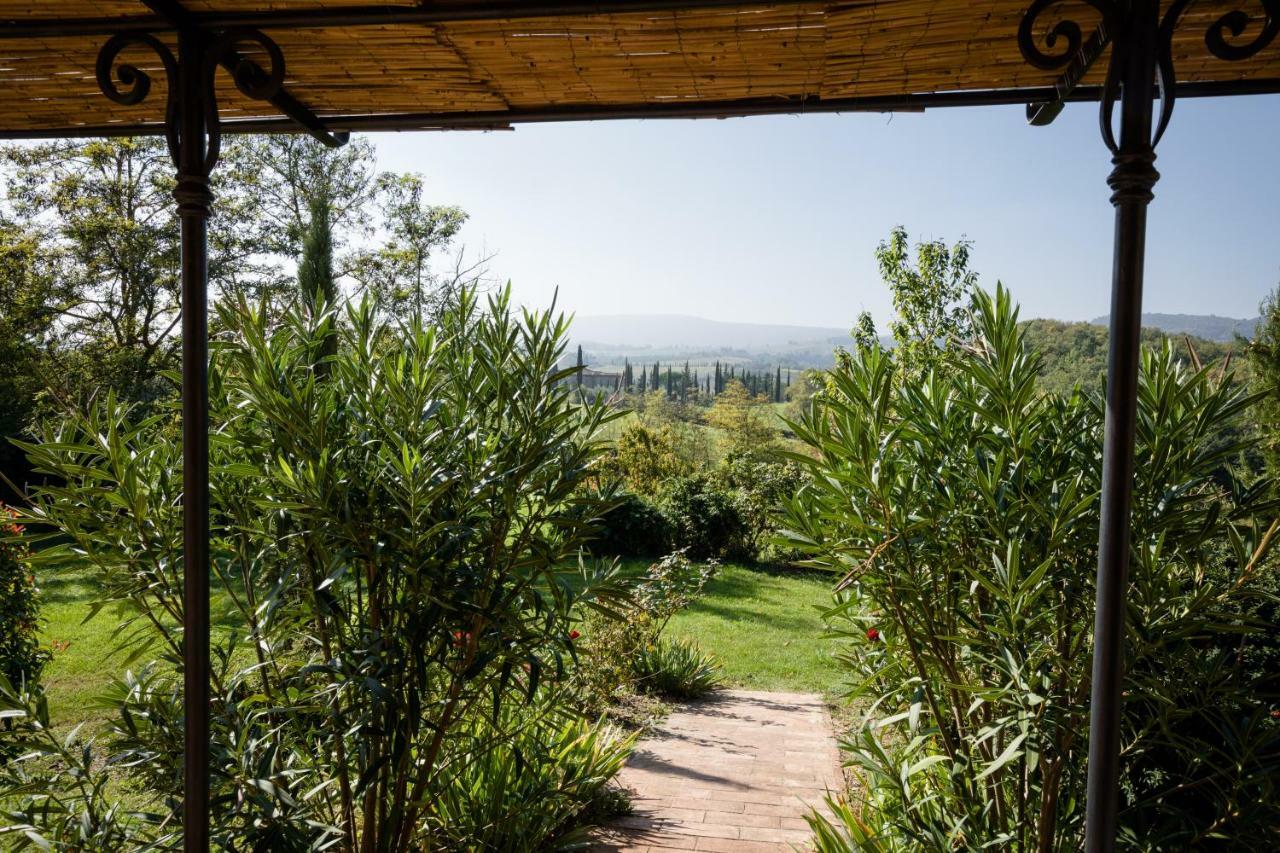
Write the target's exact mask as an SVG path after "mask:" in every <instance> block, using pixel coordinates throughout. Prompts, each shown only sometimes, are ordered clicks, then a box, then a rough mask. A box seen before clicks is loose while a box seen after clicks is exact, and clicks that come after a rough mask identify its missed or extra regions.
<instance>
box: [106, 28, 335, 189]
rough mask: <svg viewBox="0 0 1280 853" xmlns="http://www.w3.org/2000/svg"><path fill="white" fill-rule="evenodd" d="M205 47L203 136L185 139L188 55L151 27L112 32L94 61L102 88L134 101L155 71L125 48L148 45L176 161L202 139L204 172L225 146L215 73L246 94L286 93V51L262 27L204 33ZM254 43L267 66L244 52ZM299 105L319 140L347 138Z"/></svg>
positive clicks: (273, 98) (275, 96)
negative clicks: (183, 85)
mask: <svg viewBox="0 0 1280 853" xmlns="http://www.w3.org/2000/svg"><path fill="white" fill-rule="evenodd" d="M203 41H204V44H205V48H204V51H203V60H202V62H201V65H202V67H201V75H202V90H203V92H204V97H203V98H202V100H203V102H204V105H203V108H204V111H205V139H202V140H186V139H183V138H182V133H181V127H182V110H183V108H184V107H183V103H182V99H181V98H180V97H179V94H178V93H179V82H178V71H179V68H178V63H179V62H180V61H183V60H186V61H190V60H187V58H185V57H184V58H182V59H180V58H179V57H176V56H175V55H174V53H173V51H172V50H171V49H170V48H169V46H168V45H166V44H165V43H164V42H162V41H161V40H160V39H158V38H157V37H156V36H154V35H152V34H150V33H143V32H132V33H121V34H119V35H116V36H113V37H112V38H110V39H109V40H108V41H107V42H106V43H105V44H104V45H103V46H102V48H101V50H99V52H98V61H97V66H96V69H95V70H96V75H97V81H98V88H99V89H101V90H102V93H103V94H104V95H106V96H107V97H108V98H110V99H111V100H112V101H114V102H116V103H117V104H121V105H124V106H136V105H137V104H140V103H142V102H143V101H145V100H146V99H147V98H148V97H149V96H150V95H151V92H152V88H153V83H154V81H153V79H152V77H151V74H150V73H149V72H148V71H146V70H144V69H142V68H140V67H139V66H138V65H135V64H133V63H130V62H122V61H121V54H123V53H124V52H125V51H126V50H128V49H130V48H139V47H141V48H145V49H147V50H149V51H150V52H151V53H152V54H154V55H155V56H156V58H157V59H159V61H160V64H161V66H162V69H163V72H164V76H165V90H166V103H165V118H164V134H165V139H166V140H167V142H168V146H169V156H170V157H171V158H172V159H173V163H174V166H175V167H178V166H180V162H181V157H180V154H181V151H182V148H183V146H185V145H187V144H195V145H200V146H201V147H202V149H203V151H204V157H203V160H204V173H205V176H206V177H207V176H208V174H209V173H211V172H212V171H213V168H214V166H215V165H216V164H217V161H218V157H219V155H220V153H221V150H222V124H221V121H220V119H219V117H218V97H217V90H216V85H215V84H216V78H217V73H218V68H219V67H222V68H225V69H226V70H227V71H228V72H229V73H230V75H231V79H232V81H233V82H234V83H235V85H236V88H237V89H238V90H239V91H240V92H241V94H243V95H244V96H245V97H248V98H251V99H253V100H257V101H269V102H272V103H276V102H277V101H278V100H279V99H281V98H285V97H288V95H287V93H286V92H285V90H284V79H285V76H284V75H285V60H284V53H283V51H281V49H280V46H279V45H278V44H276V42H275V41H274V40H273V39H271V38H270V37H269V36H267V35H266V34H265V33H263V32H262V31H260V30H255V29H249V28H236V29H229V30H225V31H223V32H221V33H217V34H215V35H213V36H212V37H210V38H205V39H203ZM245 48H247V49H252V50H254V51H255V52H256V53H261V54H264V55H265V57H266V67H265V68H264V67H263V65H262V64H260V63H259V62H258V61H257V60H256V59H255V58H252V57H250V56H246V55H244V54H243V53H241V49H245ZM290 101H291V104H292V105H293V106H294V107H296V108H297V110H296V111H300V112H302V113H303V114H304V115H303V116H302V117H300V121H301V122H302V123H303V126H304V127H305V129H306V130H307V131H308V132H310V133H311V134H312V135H313V136H315V137H316V138H318V139H319V140H320V141H322V142H323V143H325V144H326V145H329V146H331V147H338V146H341V145H344V144H345V143H346V142H347V139H348V135H347V134H345V133H341V134H339V133H330V132H329V131H328V130H326V129H325V128H324V127H323V126H322V125H321V124H320V122H319V119H317V118H316V117H315V116H314V115H312V114H311V113H310V112H309V111H306V110H305V108H301V107H300V106H299V105H297V102H296V101H293V100H292V99H290Z"/></svg>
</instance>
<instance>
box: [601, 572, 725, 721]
mask: <svg viewBox="0 0 1280 853" xmlns="http://www.w3.org/2000/svg"><path fill="white" fill-rule="evenodd" d="M718 569H719V564H718V563H716V562H715V561H708V562H703V563H699V562H694V561H693V560H690V559H689V557H688V556H687V555H686V554H685V552H683V551H676V552H674V553H671V554H668V555H667V556H665V557H663V558H662V559H661V560H659V561H657V562H656V563H653V564H651V565H650V566H649V568H648V569H647V570H646V571H645V573H644V574H643V575H641V576H640V577H638V578H635V579H634V582H633V584H632V587H631V596H630V598H629V600H628V601H627V602H625V603H622V604H620V605H619V606H620V609H621V616H622V618H620V619H608V618H606V617H605V616H604V615H603V614H594V615H591V616H588V618H587V620H586V624H585V625H584V627H583V634H584V636H583V642H584V645H585V652H586V656H587V659H588V665H586V666H584V667H581V668H580V670H579V671H578V673H577V675H576V677H577V680H578V682H579V683H580V684H581V685H582V686H583V687H584V688H585V690H586V693H587V695H588V696H589V697H591V699H592V701H593V704H594V705H595V706H596V707H599V708H607V707H608V705H609V704H610V703H611V702H614V701H616V700H618V699H620V698H625V697H626V695H627V694H628V693H630V692H634V691H636V690H639V691H641V692H648V693H658V694H662V695H665V696H674V697H677V698H692V697H696V696H701V695H704V694H706V693H708V692H710V691H711V690H714V689H715V688H716V687H718V686H719V685H720V683H721V678H720V667H719V663H718V662H717V661H716V660H715V658H714V657H713V656H711V655H705V654H703V653H702V652H701V651H699V650H698V648H697V646H696V645H694V644H692V643H689V642H686V641H679V640H670V639H668V638H666V637H664V636H663V632H664V631H665V630H666V627H667V624H668V623H669V622H670V621H671V619H672V617H674V616H675V615H676V614H677V613H679V612H680V611H682V610H684V609H685V608H686V607H688V606H689V605H690V604H692V603H693V602H694V601H695V600H696V599H698V598H699V597H700V596H701V595H702V593H703V590H705V589H706V586H707V584H708V583H709V582H710V581H711V579H712V578H713V577H715V574H716V572H717V570H718Z"/></svg>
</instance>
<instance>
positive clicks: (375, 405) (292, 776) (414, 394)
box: [23, 291, 618, 851]
mask: <svg viewBox="0 0 1280 853" xmlns="http://www.w3.org/2000/svg"><path fill="white" fill-rule="evenodd" d="M265 313H266V312H264V311H258V310H256V309H253V308H250V307H249V306H248V305H246V304H244V303H240V304H239V305H225V306H224V307H223V308H222V310H221V315H220V322H219V324H218V326H219V328H221V329H223V330H224V331H223V332H222V334H221V335H220V338H219V340H218V342H217V345H216V346H215V348H214V350H213V353H212V360H211V369H210V387H211V399H210V407H211V411H210V425H211V429H212V433H213V434H212V437H211V447H210V471H211V495H210V498H211V505H212V516H213V524H212V541H211V550H212V559H211V569H212V572H213V574H214V576H215V578H216V583H217V596H216V601H218V602H222V603H224V604H225V606H226V610H227V612H226V614H225V623H226V624H228V625H229V626H230V627H229V628H227V629H218V631H217V634H216V636H215V658H214V661H213V664H214V666H213V678H212V682H213V683H212V703H211V716H212V729H213V731H212V735H211V744H210V745H211V750H212V755H213V766H212V772H211V786H212V791H213V796H212V803H213V807H212V813H211V815H210V817H211V823H212V826H213V827H214V833H215V837H214V843H215V844H216V845H219V846H221V847H223V848H225V849H237V850H252V849H270V850H281V851H290V850H310V849H318V848H321V847H326V846H330V847H336V848H338V849H342V850H360V849H367V850H404V849H411V848H414V847H423V848H433V847H436V846H437V840H436V839H435V838H434V837H433V833H435V832H437V828H436V827H435V826H434V825H431V824H429V823H428V820H427V818H428V811H427V806H428V804H429V803H431V802H432V800H433V798H434V797H435V796H436V795H437V794H438V793H439V791H438V790H437V788H436V786H437V785H438V784H440V783H441V780H443V779H445V778H447V775H446V771H447V765H448V763H449V762H450V761H458V760H462V759H465V758H466V756H465V755H462V756H461V758H460V757H459V753H457V752H456V751H455V748H456V745H457V744H458V743H459V742H460V741H465V739H466V737H467V732H469V731H471V730H472V727H473V726H474V725H476V720H477V719H478V718H479V717H480V716H481V715H485V714H500V713H502V712H503V710H504V709H505V708H506V707H507V706H509V705H520V704H523V703H525V702H528V701H531V700H532V698H533V697H536V696H537V694H538V691H539V690H540V689H544V688H545V686H546V685H547V683H548V682H554V681H558V680H560V679H561V678H562V677H563V676H564V675H565V674H566V671H567V669H568V662H569V661H571V660H572V659H573V657H574V655H576V653H577V652H576V648H575V647H574V642H573V638H572V637H571V633H570V632H571V628H572V626H573V625H574V624H575V621H576V619H577V618H578V616H577V614H579V613H580V612H582V610H583V609H584V608H587V609H589V608H592V607H597V606H601V605H600V603H599V602H600V601H601V600H603V599H607V598H608V597H610V596H614V595H616V594H617V593H618V588H617V586H616V584H615V583H614V581H613V580H612V578H611V571H612V570H611V569H608V568H603V567H602V568H595V569H581V570H580V569H579V568H578V567H577V566H574V565H572V558H573V557H574V556H575V555H577V554H578V553H579V552H580V549H581V547H582V546H583V545H584V544H585V542H586V541H587V538H588V536H589V533H590V530H591V527H592V523H593V520H594V516H595V513H594V512H593V509H592V507H593V504H592V500H591V498H589V497H584V496H583V486H584V484H585V482H586V481H587V480H588V479H589V478H590V477H591V475H592V469H593V465H594V464H595V462H596V460H597V458H598V456H599V454H600V452H601V449H602V447H601V443H600V441H599V440H598V438H597V434H598V430H599V428H600V426H601V425H602V424H603V423H604V422H605V421H606V420H608V419H609V417H611V415H610V413H609V411H608V410H607V409H606V408H605V407H604V406H603V405H599V404H587V405H580V404H579V403H578V402H577V401H576V400H575V399H573V397H572V388H571V386H568V385H566V384H563V383H561V381H560V380H561V379H562V378H563V377H564V375H565V373H564V372H563V371H557V369H556V364H557V361H558V359H559V358H560V357H561V355H562V354H563V350H564V346H565V333H566V330H567V321H566V320H565V319H564V318H563V317H554V316H551V315H550V314H542V313H528V312H526V313H523V314H517V313H515V312H514V311H513V310H512V309H511V307H510V303H509V295H508V294H507V293H505V292H504V293H500V294H497V295H495V296H493V297H491V298H490V300H489V302H488V304H487V305H482V304H481V303H480V302H479V300H478V299H477V297H476V295H475V293H474V292H471V291H466V292H464V293H462V295H461V296H460V297H459V298H458V300H457V301H456V303H455V304H453V305H451V306H450V307H449V308H448V310H446V311H444V312H443V313H442V315H441V317H440V319H439V322H438V325H436V326H432V327H427V326H424V325H422V324H421V322H420V321H418V320H413V321H410V322H409V323H408V324H406V325H403V326H400V325H394V324H393V323H392V322H391V321H389V320H385V319H382V318H380V317H379V315H378V314H377V312H375V311H374V309H373V307H372V306H371V305H370V304H368V303H365V304H363V305H361V306H359V307H351V308H350V309H348V310H347V312H346V313H345V315H344V316H343V317H342V318H341V322H339V318H337V317H336V316H333V315H329V314H319V315H316V314H312V313H309V312H307V311H305V310H304V309H299V310H298V311H296V312H293V313H290V314H288V315H287V316H285V317H283V318H282V320H281V321H280V322H279V323H277V324H269V323H268V322H267V320H266V318H265ZM335 330H336V332H337V335H338V336H339V338H340V346H339V347H338V348H337V351H336V354H334V355H329V356H322V354H323V353H325V352H332V350H329V349H327V347H328V342H329V341H330V340H331V335H332V334H333V333H334V331H335ZM322 357H323V363H319V362H320V361H321V359H322ZM319 368H323V369H319ZM174 405H176V403H175V402H174V401H164V402H162V403H161V404H160V409H159V411H158V412H157V414H155V415H153V416H150V417H147V418H144V419H141V420H137V421H135V419H134V418H133V417H132V415H131V412H130V410H129V409H128V407H125V406H123V405H121V404H120V403H118V402H117V400H116V399H115V398H114V397H113V396H110V395H108V396H107V397H105V398H103V399H102V400H101V401H100V403H99V404H98V405H95V406H94V407H93V408H91V409H89V410H88V411H84V412H80V413H76V414H74V415H72V416H70V417H68V418H66V419H65V420H63V421H61V422H59V423H56V424H49V425H46V426H45V427H44V430H43V434H42V439H43V441H42V443H40V444H36V445H25V447H26V449H27V452H28V454H29V456H30V458H31V459H32V461H33V463H34V465H35V467H36V468H37V469H38V470H39V471H40V472H41V473H42V474H44V475H45V476H46V482H47V485H45V486H42V487H40V488H39V489H37V490H36V491H35V494H34V495H33V500H34V506H33V508H32V509H31V510H29V511H28V512H27V513H26V520H27V521H28V522H30V523H31V524H33V525H36V526H38V527H40V528H41V529H42V530H43V531H44V532H43V533H41V534H40V535H42V536H44V537H45V538H46V540H47V541H48V544H49V547H47V548H45V549H44V550H42V551H40V552H38V553H37V555H36V556H35V557H34V558H33V559H34V560H35V562H36V564H37V565H38V566H40V567H41V570H42V571H46V572H57V571H60V570H63V569H66V568H69V567H74V568H83V566H84V565H86V564H88V565H89V566H91V567H93V568H94V570H95V571H96V579H95V580H96V583H95V587H96V589H97V596H98V597H97V599H96V601H95V602H94V606H95V607H96V608H102V607H106V606H109V605H110V606H116V607H119V608H121V609H122V611H123V612H124V613H125V618H124V620H123V621H122V623H121V625H120V628H119V630H118V632H117V640H118V642H119V644H120V646H121V648H122V650H123V651H124V652H125V653H126V654H127V656H128V657H127V658H126V659H127V660H133V659H140V660H146V659H147V658H148V657H150V658H154V659H156V660H155V662H154V663H152V664H151V665H149V666H143V667H141V668H140V669H139V670H138V671H137V675H136V677H133V678H126V679H125V680H123V681H122V682H121V683H120V685H118V686H117V689H116V690H115V695H114V699H115V706H116V711H117V715H118V718H119V719H118V722H117V724H116V726H115V731H114V732H113V734H112V735H111V738H112V742H111V744H110V745H109V748H110V754H109V755H108V756H107V761H108V762H109V763H111V764H112V765H113V766H117V767H119V768H120V769H121V771H122V772H123V773H124V774H125V775H126V776H127V777H129V779H130V782H131V783H132V784H134V785H136V786H138V787H140V788H142V789H143V790H145V791H146V792H147V793H148V794H149V795H150V797H151V799H152V801H153V802H155V803H157V804H158V807H159V809H160V811H159V813H158V814H157V815H155V816H154V820H152V819H150V818H142V817H139V818H135V819H132V820H131V821H130V823H129V825H130V827H131V828H130V831H131V832H134V833H135V834H136V835H137V838H138V839H141V841H139V842H138V843H139V844H142V843H143V842H147V840H148V839H154V838H156V837H159V836H160V835H162V834H164V833H165V832H167V831H168V829H167V827H169V826H171V825H172V824H173V822H174V820H175V814H174V809H175V808H176V805H177V803H178V799H179V797H180V794H181V789H180V774H181V752H180V744H181V741H182V728H181V727H182V715H181V708H180V705H179V703H178V697H179V695H180V694H179V691H180V687H181V676H180V674H179V670H178V666H179V662H180V659H181V654H180V652H181V648H182V634H181V628H180V625H181V618H182V614H183V603H182V595H181V591H182V582H183V577H182V570H181V567H182V560H181V556H182V547H181V546H182V525H181V515H180V506H181V487H182V476H181V470H182V466H181V464H180V453H181V450H180V448H181V442H180V440H179V435H178V431H177V430H178V418H176V417H175V416H174V414H175V413H174V411H173V410H172V409H171V408H167V407H172V406H174ZM240 638H244V639H245V640H247V642H245V645H244V646H243V647H241V646H240V645H238V642H237V641H238V640H239V639H240ZM23 713H24V714H25V713H26V712H25V711H24V712H23ZM45 778H46V781H48V783H49V785H50V786H51V790H49V791H47V792H43V793H41V792H38V791H37V790H36V789H35V788H34V787H33V788H31V789H30V790H31V791H32V794H31V795H32V796H33V797H34V796H42V797H54V796H65V797H67V798H73V797H74V796H77V795H76V794H75V792H74V791H70V792H68V791H67V790H65V789H64V788H58V789H57V790H53V787H54V786H56V785H60V784H61V783H62V782H63V781H65V779H64V778H63V777H56V778H55V777H45ZM38 816H39V815H38V814H37V817H38ZM36 822H37V823H38V821H36ZM46 830H49V831H52V830H51V829H49V827H48V826H46V825H40V826H39V827H38V831H39V832H45V831H46ZM147 843H149V842H147Z"/></svg>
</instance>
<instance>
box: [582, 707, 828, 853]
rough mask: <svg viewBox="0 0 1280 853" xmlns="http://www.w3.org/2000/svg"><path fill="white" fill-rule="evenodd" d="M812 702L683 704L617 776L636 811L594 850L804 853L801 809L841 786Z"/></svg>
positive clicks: (821, 711) (824, 721) (820, 713)
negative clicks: (792, 852) (801, 852)
mask: <svg viewBox="0 0 1280 853" xmlns="http://www.w3.org/2000/svg"><path fill="white" fill-rule="evenodd" d="M839 761H840V756H839V753H838V751H837V749H836V742H835V737H834V735H833V733H832V729H831V721H830V719H829V718H828V717H827V712H826V710H825V708H824V707H823V705H822V700H821V698H819V697H818V696H814V695H812V694H808V693H756V692H749V691H741V690H732V691H725V692H722V693H718V694H717V695H716V696H715V697H714V698H712V699H709V700H706V701H702V702H696V703H690V704H688V705H683V706H681V707H679V708H678V709H677V710H675V711H674V712H672V714H671V716H670V717H668V718H667V720H666V721H665V723H664V724H663V725H662V727H661V728H660V729H658V730H657V731H656V732H655V733H653V734H652V735H649V736H648V737H646V738H645V739H644V740H642V741H641V742H640V744H639V746H638V748H637V749H636V753H635V755H634V756H633V757H632V759H631V761H630V762H628V764H627V767H626V768H625V769H624V770H623V771H622V773H621V775H620V777H619V779H620V781H621V782H622V784H623V785H624V786H625V787H627V788H628V789H630V790H631V791H632V793H633V796H632V806H633V812H632V813H631V814H630V815H627V816H626V817H623V818H619V819H618V820H617V821H615V822H614V823H613V824H612V825H611V826H610V827H608V828H607V829H605V830H602V831H601V832H599V833H598V835H597V838H598V839H599V843H598V844H597V845H596V847H595V848H594V849H596V850H597V851H610V850H614V851H635V853H639V852H640V851H652V853H672V851H675V850H704V851H708V850H709V851H731V852H732V853H753V851H776V850H793V849H804V848H805V846H806V842H807V840H808V839H809V837H810V836H809V831H808V825H807V824H806V823H805V821H804V815H805V813H806V812H807V811H808V809H807V807H806V804H812V805H813V806H821V805H822V804H823V796H824V794H825V793H826V791H827V790H828V789H830V790H831V791H838V790H840V788H841V784H842V783H841V776H840V766H839Z"/></svg>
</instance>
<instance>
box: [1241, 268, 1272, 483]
mask: <svg viewBox="0 0 1280 853" xmlns="http://www.w3.org/2000/svg"><path fill="white" fill-rule="evenodd" d="M1261 308H1262V318H1261V321H1260V322H1259V324H1258V331H1257V334H1256V335H1255V337H1254V339H1253V340H1252V341H1251V342H1250V343H1249V345H1248V347H1247V350H1246V352H1247V354H1248V358H1249V373H1250V376H1249V379H1250V385H1251V386H1252V388H1253V390H1254V391H1255V392H1256V393H1257V394H1258V395H1259V398H1260V399H1259V401H1258V410H1257V422H1258V424H1259V426H1260V429H1259V433H1260V435H1259V439H1260V441H1259V443H1260V446H1261V451H1262V457H1263V459H1264V462H1265V465H1266V467H1267V471H1268V473H1269V474H1270V475H1271V477H1272V479H1274V480H1276V481H1278V482H1280V288H1277V289H1276V290H1274V291H1272V293H1271V294H1270V295H1269V296H1268V297H1267V298H1266V300H1265V301H1264V302H1263V303H1262V306H1261Z"/></svg>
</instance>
